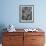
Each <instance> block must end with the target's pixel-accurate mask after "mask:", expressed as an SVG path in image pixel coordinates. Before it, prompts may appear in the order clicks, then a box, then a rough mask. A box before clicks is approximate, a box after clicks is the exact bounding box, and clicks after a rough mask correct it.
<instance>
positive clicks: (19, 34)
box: [3, 32, 23, 36]
mask: <svg viewBox="0 0 46 46" xmlns="http://www.w3.org/2000/svg"><path fill="white" fill-rule="evenodd" d="M3 35H5V36H23V32H4V33H3Z"/></svg>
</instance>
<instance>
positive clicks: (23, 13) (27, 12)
mask: <svg viewBox="0 0 46 46" xmlns="http://www.w3.org/2000/svg"><path fill="white" fill-rule="evenodd" d="M19 21H20V22H21V23H30V22H31V23H33V22H34V5H20V6H19Z"/></svg>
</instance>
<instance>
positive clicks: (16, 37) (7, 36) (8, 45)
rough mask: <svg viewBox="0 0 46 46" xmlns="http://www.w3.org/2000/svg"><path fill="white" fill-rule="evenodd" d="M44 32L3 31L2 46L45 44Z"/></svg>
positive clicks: (37, 45) (36, 45)
mask: <svg viewBox="0 0 46 46" xmlns="http://www.w3.org/2000/svg"><path fill="white" fill-rule="evenodd" d="M44 36H45V33H44V32H3V42H2V46H44V41H45V40H44V39H45V37H44Z"/></svg>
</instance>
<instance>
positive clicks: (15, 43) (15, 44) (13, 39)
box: [3, 35, 23, 46]
mask: <svg viewBox="0 0 46 46" xmlns="http://www.w3.org/2000/svg"><path fill="white" fill-rule="evenodd" d="M3 46H23V35H7V36H4V37H3Z"/></svg>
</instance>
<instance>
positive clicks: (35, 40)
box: [32, 36, 44, 46]
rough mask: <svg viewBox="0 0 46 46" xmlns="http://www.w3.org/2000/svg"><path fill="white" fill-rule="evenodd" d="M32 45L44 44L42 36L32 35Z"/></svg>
mask: <svg viewBox="0 0 46 46" xmlns="http://www.w3.org/2000/svg"><path fill="white" fill-rule="evenodd" d="M32 46H44V36H32Z"/></svg>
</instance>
